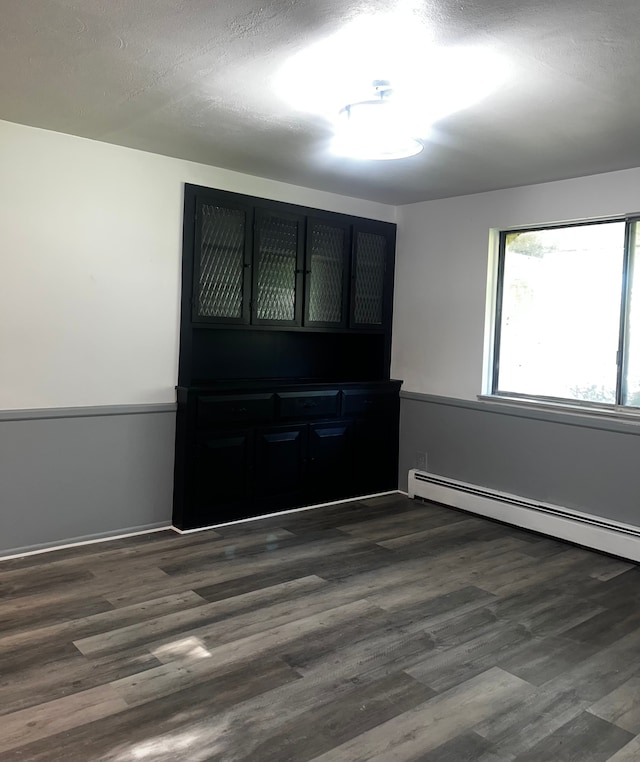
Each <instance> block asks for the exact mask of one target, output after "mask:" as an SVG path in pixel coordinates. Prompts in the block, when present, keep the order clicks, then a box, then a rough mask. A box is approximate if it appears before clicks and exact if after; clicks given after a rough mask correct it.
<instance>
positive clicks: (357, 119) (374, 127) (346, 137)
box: [332, 79, 424, 160]
mask: <svg viewBox="0 0 640 762" xmlns="http://www.w3.org/2000/svg"><path fill="white" fill-rule="evenodd" d="M372 95H373V97H372V98H371V99H369V100H364V101H358V102H356V103H349V104H347V105H346V106H344V108H342V109H341V110H340V113H339V115H338V124H337V125H336V132H335V137H334V140H333V146H332V148H333V152H334V153H336V154H338V155H339V156H347V157H350V158H353V159H369V160H371V159H373V160H389V159H406V158H409V157H411V156H416V155H417V154H419V153H420V152H421V151H422V149H423V148H424V146H423V144H422V143H421V142H420V141H419V140H418V139H417V138H415V137H414V136H413V135H412V134H411V132H410V130H409V126H408V125H409V120H408V119H407V118H406V114H404V112H403V109H402V108H401V107H400V105H399V104H398V103H397V102H395V101H394V98H393V89H392V87H391V83H390V82H389V81H388V80H382V79H377V80H374V81H373V93H372Z"/></svg>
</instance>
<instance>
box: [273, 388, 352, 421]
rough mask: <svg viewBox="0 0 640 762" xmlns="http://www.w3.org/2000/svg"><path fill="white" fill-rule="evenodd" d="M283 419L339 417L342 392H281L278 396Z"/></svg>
mask: <svg viewBox="0 0 640 762" xmlns="http://www.w3.org/2000/svg"><path fill="white" fill-rule="evenodd" d="M277 397H278V400H279V403H280V417H281V418H318V417H331V416H336V415H338V410H339V406H340V405H339V403H340V392H339V391H338V390H337V389H332V390H330V391H321V392H281V393H280V394H278V395H277Z"/></svg>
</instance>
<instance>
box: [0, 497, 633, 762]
mask: <svg viewBox="0 0 640 762" xmlns="http://www.w3.org/2000/svg"><path fill="white" fill-rule="evenodd" d="M639 583H640V570H639V569H638V568H637V567H636V566H634V565H632V564H627V563H624V562H622V561H619V560H615V559H611V558H608V557H605V556H600V555H598V554H596V553H591V552H589V551H586V550H582V549H579V548H576V547H573V546H570V545H565V544H562V543H560V542H555V541H553V540H550V539H545V538H542V537H538V536H535V535H532V534H527V533H524V532H520V531H518V530H516V529H512V528H509V527H505V526H502V525H499V524H495V523H491V522H487V521H484V520H482V519H479V518H477V517H472V516H469V515H467V514H464V513H459V512H456V511H452V510H449V509H447V508H443V507H439V506H434V505H431V504H426V503H419V502H413V501H410V500H408V499H406V498H403V497H401V496H398V495H395V496H391V497H385V498H376V499H373V500H368V501H364V502H360V503H357V502H356V503H352V504H349V505H342V506H333V507H330V508H325V509H317V510H314V511H307V512H303V513H297V514H290V515H285V516H280V517H276V518H270V519H265V520H262V521H258V522H251V523H248V524H244V525H236V526H232V527H226V528H220V529H218V530H216V531H207V532H203V533H199V534H195V535H189V536H182V537H180V536H177V535H175V534H173V533H170V532H162V533H156V534H151V535H146V536H142V537H136V538H130V539H126V540H118V541H114V542H110V543H102V544H98V545H91V546H85V547H80V548H75V549H68V550H61V551H57V552H54V553H49V554H44V555H38V556H31V557H26V558H23V559H17V560H12V561H5V562H2V563H0V760H2V762H5V761H6V760H56V761H58V760H61V761H64V762H73V761H74V760H79V761H82V762H88V761H90V760H100V761H101V762H135V761H137V760H142V761H143V762H157V761H158V760H163V761H164V760H166V761H167V762H168V761H169V760H171V761H172V762H173V761H175V760H188V762H198V761H200V760H202V761H203V762H204V760H207V761H208V762H214V761H215V762H236V761H239V760H245V761H247V762H248V761H249V760H250V761H251V762H286V761H287V760H291V762H306V761H307V760H316V761H320V760H321V761H322V762H355V761H356V760H358V761H360V760H362V761H364V760H367V761H373V760H375V761H376V762H401V761H407V762H408V761H409V760H411V761H412V762H418V761H420V762H427V760H428V761H429V762H432V761H435V760H437V761H438V762H445V761H446V762H464V761H465V760H473V761H474V762H476V761H477V762H499V761H503V762H504V761H506V760H530V761H532V762H540V761H547V760H548V761H549V762H564V761H565V760H566V761H568V760H575V761H576V762H598V761H599V760H603V762H604V760H611V762H632V761H633V762H637V760H639V759H640V735H639V734H640V584H639Z"/></svg>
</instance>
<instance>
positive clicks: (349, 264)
mask: <svg viewBox="0 0 640 762" xmlns="http://www.w3.org/2000/svg"><path fill="white" fill-rule="evenodd" d="M184 228H185V238H184V245H185V252H184V253H185V265H186V266H185V269H184V275H185V277H186V278H190V282H191V316H190V317H191V321H192V322H193V323H195V324H214V325H215V324H217V325H220V326H254V327H257V326H265V327H271V328H278V327H282V328H288V329H291V328H308V329H313V330H331V329H334V330H347V331H355V332H362V331H365V332H380V333H384V332H388V331H389V330H390V325H391V310H392V299H393V270H394V251H395V229H396V226H395V225H393V224H392V223H385V222H378V221H375V220H366V219H362V218H358V217H351V216H348V215H341V214H336V213H333V212H325V211H321V210H317V209H308V208H306V207H298V206H294V205H291V204H284V203H281V202H276V201H267V200H264V199H258V198H251V197H248V196H241V195H238V194H235V193H228V192H224V191H216V190H211V189H207V188H202V187H199V186H194V185H187V186H186V187H185V225H184ZM186 287H187V282H185V283H183V288H186Z"/></svg>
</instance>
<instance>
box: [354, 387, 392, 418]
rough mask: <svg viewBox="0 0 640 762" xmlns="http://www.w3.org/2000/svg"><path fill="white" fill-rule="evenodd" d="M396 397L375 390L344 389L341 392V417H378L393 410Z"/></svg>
mask: <svg viewBox="0 0 640 762" xmlns="http://www.w3.org/2000/svg"><path fill="white" fill-rule="evenodd" d="M397 403H398V395H397V394H390V393H389V392H386V391H378V390H376V389H371V390H367V389H345V390H344V391H343V392H342V415H380V414H381V413H388V412H390V411H392V410H393V409H394V405H397Z"/></svg>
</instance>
